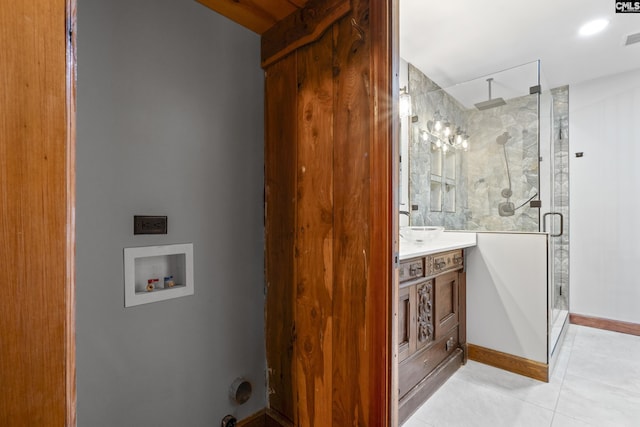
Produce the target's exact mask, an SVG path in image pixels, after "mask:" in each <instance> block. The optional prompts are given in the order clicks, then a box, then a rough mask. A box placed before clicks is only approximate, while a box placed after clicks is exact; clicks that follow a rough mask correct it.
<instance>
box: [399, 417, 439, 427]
mask: <svg viewBox="0 0 640 427" xmlns="http://www.w3.org/2000/svg"><path fill="white" fill-rule="evenodd" d="M401 425H402V427H434V426H433V425H432V424H429V423H428V422H426V421H423V420H420V419H418V418H417V417H415V416H412V417H409V418H408V419H407V421H405V423H404V424H401Z"/></svg>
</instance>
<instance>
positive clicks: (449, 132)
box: [444, 125, 451, 138]
mask: <svg viewBox="0 0 640 427" xmlns="http://www.w3.org/2000/svg"><path fill="white" fill-rule="evenodd" d="M449 135H451V127H450V126H449V125H447V126H445V128H444V136H446V137H447V138H448V137H449Z"/></svg>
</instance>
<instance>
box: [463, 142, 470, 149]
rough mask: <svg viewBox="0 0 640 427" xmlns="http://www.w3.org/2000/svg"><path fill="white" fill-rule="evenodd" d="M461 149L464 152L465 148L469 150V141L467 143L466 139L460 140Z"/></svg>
mask: <svg viewBox="0 0 640 427" xmlns="http://www.w3.org/2000/svg"><path fill="white" fill-rule="evenodd" d="M462 148H464V149H465V150H466V149H467V148H469V141H467V140H466V139H463V140H462Z"/></svg>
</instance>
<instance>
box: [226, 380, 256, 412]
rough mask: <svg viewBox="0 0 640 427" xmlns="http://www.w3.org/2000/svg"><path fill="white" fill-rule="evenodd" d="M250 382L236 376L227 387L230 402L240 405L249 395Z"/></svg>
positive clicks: (250, 389)
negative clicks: (229, 386)
mask: <svg viewBox="0 0 640 427" xmlns="http://www.w3.org/2000/svg"><path fill="white" fill-rule="evenodd" d="M251 392H252V387H251V383H250V382H249V381H247V380H246V379H244V378H242V377H240V378H236V379H235V381H234V382H233V383H232V384H231V388H229V398H230V399H231V401H232V402H234V403H237V404H238V405H242V404H243V403H245V402H246V401H247V400H249V398H250V397H251Z"/></svg>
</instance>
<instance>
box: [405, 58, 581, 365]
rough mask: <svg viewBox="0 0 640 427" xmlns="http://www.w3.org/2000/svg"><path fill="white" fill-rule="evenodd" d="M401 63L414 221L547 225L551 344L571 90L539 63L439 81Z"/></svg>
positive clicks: (487, 227) (563, 291)
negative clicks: (549, 81) (408, 113)
mask: <svg viewBox="0 0 640 427" xmlns="http://www.w3.org/2000/svg"><path fill="white" fill-rule="evenodd" d="M404 64H406V67H407V68H406V74H407V75H408V78H407V81H408V91H409V93H410V94H411V100H412V111H413V113H412V114H413V116H412V117H411V118H410V120H407V122H408V123H407V125H408V138H407V140H408V145H409V147H408V157H409V164H408V166H409V167H408V181H409V182H408V186H407V189H408V205H409V206H410V207H411V210H410V223H411V225H442V226H444V227H445V229H447V230H460V231H477V232H517V233H539V232H547V233H548V254H547V256H548V283H547V287H548V288H547V292H548V295H549V298H548V304H549V306H548V338H549V342H548V352H549V356H551V355H552V353H553V351H554V349H555V346H556V344H557V342H558V341H559V337H560V336H561V332H562V330H563V327H564V326H565V325H566V324H567V322H566V320H567V318H568V291H569V286H568V285H569V277H568V276H569V235H568V227H569V195H568V188H569V186H568V180H569V174H568V155H569V145H568V143H569V135H568V98H569V96H568V88H567V87H561V88H555V89H553V90H550V88H549V87H548V86H547V85H546V84H545V81H544V78H543V76H542V74H541V70H540V62H539V61H535V62H531V63H527V64H524V65H521V66H518V67H514V68H510V69H507V70H504V71H500V72H497V73H493V74H491V75H487V76H483V77H480V78H477V79H474V80H471V81H468V82H465V83H461V84H457V85H454V86H450V87H446V88H442V87H440V86H438V85H437V83H436V82H434V81H432V80H431V79H430V78H429V77H428V76H426V75H425V74H424V73H422V72H421V71H420V70H419V69H417V68H416V67H414V66H413V65H412V64H410V63H406V62H405V63H404Z"/></svg>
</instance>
